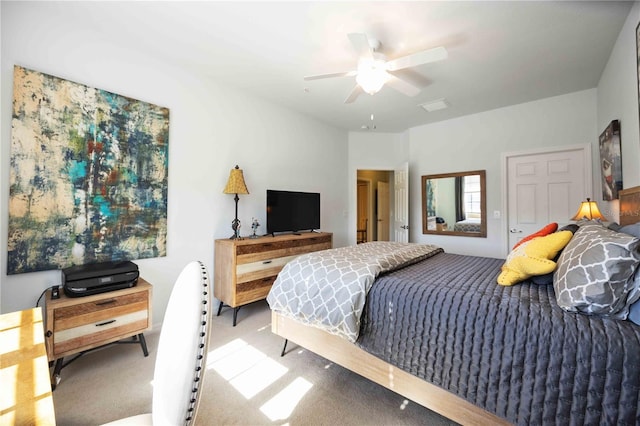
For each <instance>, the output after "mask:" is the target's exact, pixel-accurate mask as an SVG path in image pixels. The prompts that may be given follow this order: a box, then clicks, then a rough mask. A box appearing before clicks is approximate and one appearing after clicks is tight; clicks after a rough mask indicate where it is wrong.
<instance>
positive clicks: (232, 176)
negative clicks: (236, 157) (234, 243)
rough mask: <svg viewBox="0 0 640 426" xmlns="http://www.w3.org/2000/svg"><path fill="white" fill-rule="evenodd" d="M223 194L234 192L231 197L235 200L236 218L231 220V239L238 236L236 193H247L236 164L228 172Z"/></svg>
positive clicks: (238, 223)
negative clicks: (233, 195)
mask: <svg viewBox="0 0 640 426" xmlns="http://www.w3.org/2000/svg"><path fill="white" fill-rule="evenodd" d="M222 192H223V193H224V194H235V197H234V198H233V199H234V200H235V202H236V218H235V219H233V222H231V229H233V235H232V236H231V237H230V238H231V239H237V238H240V221H239V220H238V200H239V199H240V198H238V194H248V193H249V190H248V189H247V184H245V183H244V175H243V174H242V169H241V168H239V167H238V165H236V167H235V168H233V169H231V172H230V173H229V180H228V181H227V186H225V188H224V191H222Z"/></svg>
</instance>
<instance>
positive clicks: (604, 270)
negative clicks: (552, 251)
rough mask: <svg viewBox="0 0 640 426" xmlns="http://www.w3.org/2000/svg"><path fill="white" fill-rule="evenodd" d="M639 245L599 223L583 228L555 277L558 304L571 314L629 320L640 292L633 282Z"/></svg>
mask: <svg viewBox="0 0 640 426" xmlns="http://www.w3.org/2000/svg"><path fill="white" fill-rule="evenodd" d="M639 243H640V240H638V238H635V237H632V236H630V235H627V234H623V233H620V232H616V231H612V230H610V229H607V228H605V227H603V226H602V225H600V224H597V223H586V224H584V225H581V226H580V229H578V231H577V232H576V233H575V235H574V236H573V238H572V239H571V241H569V244H567V246H566V247H565V249H564V251H563V252H562V254H561V255H560V259H558V268H557V269H556V272H555V274H554V276H553V288H554V290H555V292H556V300H557V302H558V305H559V306H560V307H561V308H562V309H564V310H566V311H569V312H582V313H585V314H595V315H603V316H609V317H612V318H616V319H626V318H627V315H628V313H629V305H630V304H631V302H632V301H633V299H635V298H636V297H637V296H636V294H637V292H638V291H639V290H640V289H638V288H637V287H638V284H637V283H635V281H634V280H633V275H634V272H635V270H636V268H637V266H638V263H640V253H639V252H638V248H639V247H638V244H639Z"/></svg>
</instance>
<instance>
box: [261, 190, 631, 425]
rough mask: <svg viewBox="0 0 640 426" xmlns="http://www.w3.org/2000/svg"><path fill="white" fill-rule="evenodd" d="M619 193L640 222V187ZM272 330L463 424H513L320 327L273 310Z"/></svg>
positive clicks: (625, 214)
mask: <svg viewBox="0 0 640 426" xmlns="http://www.w3.org/2000/svg"><path fill="white" fill-rule="evenodd" d="M619 195H620V224H621V225H628V224H632V223H636V222H638V221H640V186H637V187H633V188H629V189H624V190H621V191H620V192H619ZM271 331H272V332H273V333H275V334H277V335H278V336H281V337H284V338H285V339H288V340H291V341H292V342H295V343H297V344H298V345H300V346H302V347H304V348H306V349H308V350H310V351H312V352H314V353H316V354H317V355H320V356H321V357H323V358H326V359H327V360H329V361H331V362H334V363H336V364H338V365H341V366H342V367H344V368H346V369H348V370H351V371H353V372H354V373H357V374H360V375H361V376H363V377H365V378H367V379H369V380H371V381H373V382H375V383H377V384H379V385H381V386H384V387H385V388H387V389H390V390H392V391H394V392H396V393H398V394H400V395H402V396H404V397H406V398H408V399H410V400H411V401H414V402H416V403H417V404H420V405H422V406H424V407H426V408H428V409H430V410H432V411H435V412H436V413H439V414H441V415H443V416H445V417H447V418H449V419H451V420H453V421H455V422H458V423H460V424H463V425H488V424H490V425H509V424H511V423H509V422H508V421H507V420H505V419H503V418H501V417H498V416H496V415H495V414H493V413H490V412H488V411H486V410H483V409H482V408H480V407H478V406H476V405H474V404H472V403H470V402H469V401H467V400H465V399H463V398H461V397H459V396H457V395H454V394H452V393H451V392H448V391H446V390H444V389H442V388H440V387H438V386H436V385H433V384H431V383H429V382H427V381H425V380H422V379H420V378H418V377H416V376H413V375H411V374H409V373H407V372H406V371H403V370H401V369H399V368H398V367H395V366H393V365H391V364H389V363H387V362H385V361H383V360H381V359H380V358H377V357H375V356H373V355H371V354H370V353H368V352H366V351H364V350H363V349H360V348H359V347H358V346H356V345H355V344H353V343H350V342H348V341H347V340H345V339H343V338H341V337H338V336H334V335H332V334H329V333H327V332H325V331H323V330H321V329H319V328H315V327H310V326H307V325H304V324H302V323H300V322H298V321H295V320H293V319H290V318H287V317H284V316H282V315H280V314H278V313H276V312H273V311H272V312H271Z"/></svg>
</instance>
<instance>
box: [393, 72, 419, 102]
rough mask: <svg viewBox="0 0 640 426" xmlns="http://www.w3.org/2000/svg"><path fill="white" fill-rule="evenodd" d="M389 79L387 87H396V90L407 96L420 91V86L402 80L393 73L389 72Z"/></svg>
mask: <svg viewBox="0 0 640 426" xmlns="http://www.w3.org/2000/svg"><path fill="white" fill-rule="evenodd" d="M389 76H390V77H389V79H388V80H387V83H386V84H388V85H389V87H391V88H393V89H396V90H397V91H398V92H400V93H403V94H405V95H407V96H411V97H413V96H415V95H417V94H418V93H420V88H418V87H416V86H414V85H413V84H411V83H408V82H406V81H405V80H402V79H400V78H398V77H396V76H395V75H391V74H389Z"/></svg>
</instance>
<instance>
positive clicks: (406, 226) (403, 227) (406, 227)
mask: <svg viewBox="0 0 640 426" xmlns="http://www.w3.org/2000/svg"><path fill="white" fill-rule="evenodd" d="M400 228H401V229H409V226H408V225H400Z"/></svg>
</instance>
